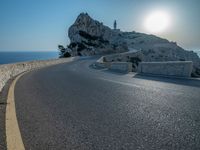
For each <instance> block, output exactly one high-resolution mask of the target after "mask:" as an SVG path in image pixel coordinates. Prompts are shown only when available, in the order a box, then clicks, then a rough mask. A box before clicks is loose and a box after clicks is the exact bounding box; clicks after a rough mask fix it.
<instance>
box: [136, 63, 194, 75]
mask: <svg viewBox="0 0 200 150" xmlns="http://www.w3.org/2000/svg"><path fill="white" fill-rule="evenodd" d="M192 68H193V63H192V61H167V62H141V63H139V67H138V73H142V74H152V75H163V76H176V77H191V73H192Z"/></svg>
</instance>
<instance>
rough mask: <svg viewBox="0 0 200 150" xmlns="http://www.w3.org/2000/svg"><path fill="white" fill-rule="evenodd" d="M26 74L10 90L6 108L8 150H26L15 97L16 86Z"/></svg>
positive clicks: (14, 82) (12, 84)
mask: <svg viewBox="0 0 200 150" xmlns="http://www.w3.org/2000/svg"><path fill="white" fill-rule="evenodd" d="M25 73H27V72H24V73H22V74H20V75H18V76H17V77H16V78H15V79H14V81H13V82H12V83H11V86H10V88H9V90H8V97H7V106H6V142H7V149H8V150H25V147H24V144H23V141H22V137H21V133H20V129H19V125H18V121H17V116H16V109H15V95H14V91H15V84H16V82H17V81H18V79H19V78H20V77H21V76H23V75H24V74H25Z"/></svg>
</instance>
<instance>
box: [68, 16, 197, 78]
mask: <svg viewBox="0 0 200 150" xmlns="http://www.w3.org/2000/svg"><path fill="white" fill-rule="evenodd" d="M68 36H69V38H70V44H69V45H68V48H67V49H66V51H67V52H70V55H72V56H75V55H81V56H82V55H98V54H101V55H107V54H113V53H124V52H126V53H124V54H122V55H120V57H114V58H113V59H110V60H112V61H119V60H120V61H132V62H138V61H139V60H140V61H177V60H178V61H193V63H194V70H193V75H194V76H198V75H200V58H199V57H198V55H197V54H196V53H194V52H193V51H186V50H184V49H183V48H181V47H180V46H178V45H177V44H176V43H175V42H170V41H168V40H166V39H163V38H160V37H157V36H155V35H148V34H144V33H138V32H134V31H133V32H122V31H120V30H119V29H110V28H109V27H107V26H105V25H103V23H100V22H98V21H96V20H94V19H92V18H91V17H90V16H89V15H88V14H87V13H81V14H80V15H79V16H78V18H77V19H76V21H75V23H74V24H73V25H72V26H71V27H70V28H69V31H68ZM115 56H118V55H115Z"/></svg>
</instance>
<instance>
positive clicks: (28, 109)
mask: <svg viewBox="0 0 200 150" xmlns="http://www.w3.org/2000/svg"><path fill="white" fill-rule="evenodd" d="M94 61H95V59H92V58H85V59H81V60H78V61H75V62H70V63H66V64H60V65H56V66H52V67H47V68H43V69H40V70H36V71H32V72H30V73H27V74H26V75H24V76H23V77H22V78H21V79H20V80H19V81H18V82H17V84H16V87H15V102H16V111H17V118H18V123H19V127H20V131H21V134H22V138H23V142H24V145H25V148H26V149H28V150H29V149H31V150H47V149H48V150H49V149H50V150H51V149H52V150H54V149H55V150H58V149H59V150H61V149H108V150H110V149H120V150H121V149H131V150H133V149H147V150H151V149H152V150H153V149H159V150H160V149H169V150H173V149H181V150H184V149H187V150H189V149H190V150H191V149H200V81H195V80H184V79H167V78H158V77H145V76H139V75H136V76H134V74H127V75H126V74H120V73H114V72H110V71H107V70H105V69H94V68H92V67H90V64H91V63H92V62H94Z"/></svg>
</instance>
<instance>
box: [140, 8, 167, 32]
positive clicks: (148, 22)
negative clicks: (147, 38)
mask: <svg viewBox="0 0 200 150" xmlns="http://www.w3.org/2000/svg"><path fill="white" fill-rule="evenodd" d="M170 23H171V18H170V15H169V13H167V12H164V11H155V12H152V13H150V14H149V15H148V16H147V18H146V19H145V22H144V27H145V29H146V30H147V31H148V32H150V33H162V32H164V31H166V30H167V29H168V28H169V26H170Z"/></svg>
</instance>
